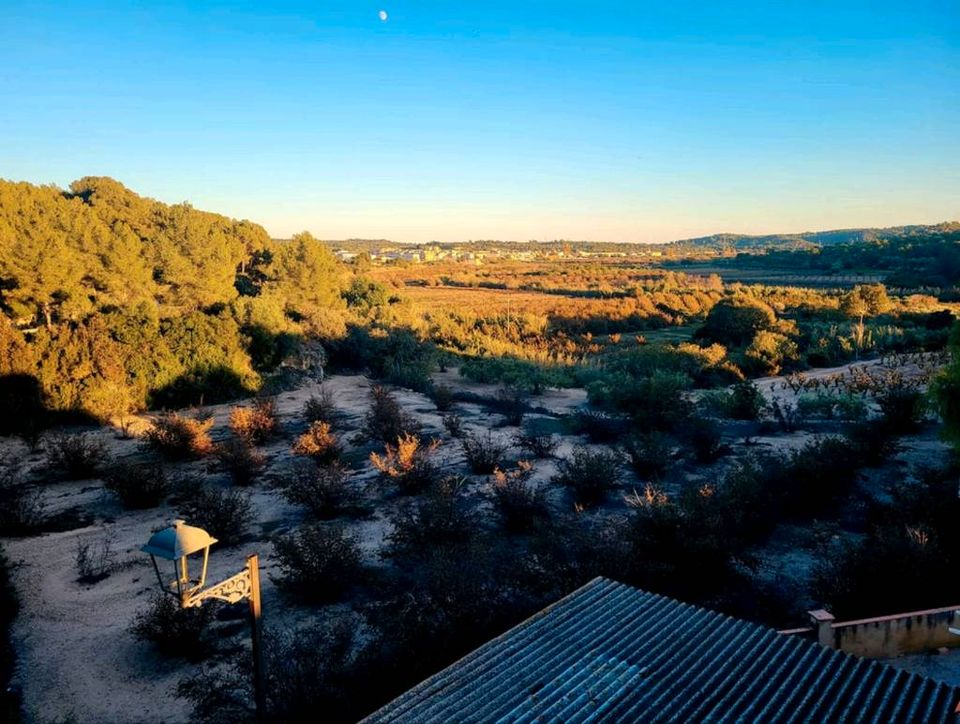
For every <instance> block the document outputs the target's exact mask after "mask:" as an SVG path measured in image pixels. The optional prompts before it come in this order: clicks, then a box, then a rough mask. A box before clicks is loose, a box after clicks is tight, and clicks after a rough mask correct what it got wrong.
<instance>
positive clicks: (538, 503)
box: [490, 460, 548, 533]
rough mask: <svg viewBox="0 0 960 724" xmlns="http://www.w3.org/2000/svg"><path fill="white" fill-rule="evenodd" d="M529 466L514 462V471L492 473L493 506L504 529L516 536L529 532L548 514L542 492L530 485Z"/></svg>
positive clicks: (531, 471) (522, 461)
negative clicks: (515, 464)
mask: <svg viewBox="0 0 960 724" xmlns="http://www.w3.org/2000/svg"><path fill="white" fill-rule="evenodd" d="M531 475H533V465H531V464H530V463H529V462H527V461H526V460H521V461H520V462H518V463H517V467H516V468H515V469H514V470H508V471H504V470H500V469H499V468H497V469H496V470H494V471H493V481H492V482H491V484H490V487H491V489H492V490H493V504H494V507H495V508H496V510H497V513H498V514H499V515H500V520H501V521H503V527H504V528H506V529H507V530H509V531H511V532H514V533H520V532H523V531H527V530H530V528H532V527H533V525H534V523H536V522H537V521H538V520H541V519H543V518H546V517H547V515H548V510H547V500H546V496H545V495H544V493H543V491H542V490H541V489H540V488H538V487H537V486H536V485H531V483H530V476H531Z"/></svg>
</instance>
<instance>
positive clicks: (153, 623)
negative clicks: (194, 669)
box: [131, 593, 216, 661]
mask: <svg viewBox="0 0 960 724" xmlns="http://www.w3.org/2000/svg"><path fill="white" fill-rule="evenodd" d="M215 610H216V605H215V604H211V603H205V604H204V605H202V606H195V607H193V608H180V601H178V600H177V598H176V597H175V596H171V595H169V594H166V593H155V594H154V595H153V596H152V598H151V599H150V602H149V604H148V605H147V607H146V608H145V609H144V610H142V611H141V612H140V613H138V614H137V617H136V619H134V622H133V626H132V627H131V631H132V632H133V635H134V636H136V637H137V638H138V639H140V640H142V641H148V642H149V643H151V644H153V646H154V647H155V648H156V650H157V651H158V652H159V653H161V654H163V655H164V656H176V657H184V658H186V659H187V660H189V661H199V660H201V659H203V658H205V657H206V656H207V655H209V654H210V652H211V651H212V649H213V643H212V641H211V637H210V630H209V629H210V623H211V622H212V621H213V617H214V613H215Z"/></svg>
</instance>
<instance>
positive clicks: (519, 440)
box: [514, 426, 560, 458]
mask: <svg viewBox="0 0 960 724" xmlns="http://www.w3.org/2000/svg"><path fill="white" fill-rule="evenodd" d="M514 444H515V445H516V446H517V447H519V448H520V449H521V450H525V451H526V452H528V453H530V454H531V455H533V457H535V458H548V457H550V456H551V455H553V451H554V450H556V449H557V445H558V444H560V438H559V437H557V436H556V435H553V434H551V433H549V432H544V431H541V430H538V429H537V428H536V426H532V427H529V428H527V429H526V430H521V431H520V432H518V433H517V436H516V437H515V438H514Z"/></svg>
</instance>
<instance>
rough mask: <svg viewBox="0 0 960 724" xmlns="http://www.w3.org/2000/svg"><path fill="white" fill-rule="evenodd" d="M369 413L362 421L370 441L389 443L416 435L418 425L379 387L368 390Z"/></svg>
mask: <svg viewBox="0 0 960 724" xmlns="http://www.w3.org/2000/svg"><path fill="white" fill-rule="evenodd" d="M370 397H371V404H370V411H369V412H367V416H366V418H365V420H364V433H365V434H366V435H367V437H369V438H370V439H371V440H380V441H381V442H383V443H391V442H393V441H394V440H397V439H399V438H401V437H403V436H405V435H417V434H419V432H420V425H419V424H418V423H417V421H416V420H414V419H413V417H411V416H410V415H408V414H407V413H406V412H404V411H403V409H402V408H401V407H400V403H399V402H397V399H396V398H395V397H394V396H393V395H392V394H390V392H389V391H388V390H386V389H385V388H383V387H380V386H379V385H376V386H374V387H373V388H372V389H371V390H370Z"/></svg>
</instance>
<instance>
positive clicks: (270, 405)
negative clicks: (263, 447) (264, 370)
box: [230, 397, 277, 445]
mask: <svg viewBox="0 0 960 724" xmlns="http://www.w3.org/2000/svg"><path fill="white" fill-rule="evenodd" d="M230 429H231V430H233V434H234V435H236V436H237V437H239V438H240V439H241V440H243V441H244V442H246V443H247V444H248V445H259V444H261V443H264V442H266V441H267V440H269V439H270V438H271V437H272V436H273V435H274V433H276V431H277V409H276V404H275V403H274V401H273V400H272V399H270V398H267V397H264V398H261V399H259V400H256V401H255V402H254V403H253V406H252V407H234V408H233V409H231V410H230Z"/></svg>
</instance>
